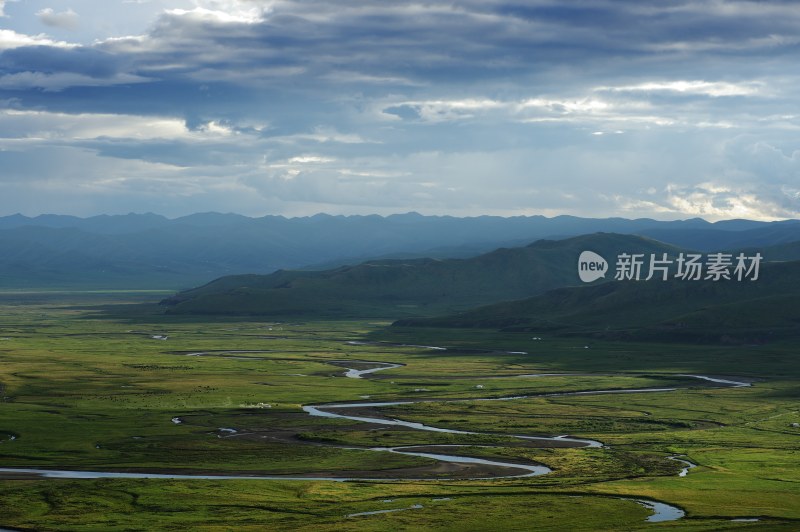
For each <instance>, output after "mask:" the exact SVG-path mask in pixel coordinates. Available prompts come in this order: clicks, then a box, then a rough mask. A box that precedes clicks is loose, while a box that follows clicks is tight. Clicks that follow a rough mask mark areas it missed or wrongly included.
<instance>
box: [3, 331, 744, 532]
mask: <svg viewBox="0 0 800 532" xmlns="http://www.w3.org/2000/svg"><path fill="white" fill-rule="evenodd" d="M353 343H355V342H353ZM413 347H424V348H427V349H436V350H445V348H442V347H434V346H413ZM227 353H248V352H247V351H239V352H234V351H228V352H226V354H227ZM204 355H206V353H191V354H190V355H189V356H204ZM230 358H234V357H230ZM236 358H239V357H236ZM241 358H244V359H251V357H241ZM253 358H254V357H253ZM351 362H354V363H356V364H358V365H359V366H364V365H369V366H372V367H368V368H363V367H362V369H358V368H352V367H348V366H347V364H349V363H351ZM329 363H331V364H333V365H336V366H339V367H342V368H344V369H345V370H346V372H345V373H344V376H345V377H348V378H353V379H361V378H364V376H365V375H370V374H373V373H376V372H378V371H383V370H388V369H394V368H399V367H403V366H404V365H403V364H396V363H389V362H374V361H366V360H356V361H342V360H336V361H329ZM353 365H355V364H353ZM550 375H553V376H569V375H572V374H570V373H550V374H546V373H542V374H533V375H532V374H526V375H516V376H513V375H512V376H509V377H533V376H535V377H543V376H550ZM576 375H577V374H576ZM584 375H585V374H584ZM680 376H683V377H690V378H694V379H698V380H703V381H707V382H711V383H714V384H718V385H722V386H730V387H744V386H750V383H749V382H741V381H734V380H730V379H723V378H719V377H710V376H706V375H680ZM674 390H676V388H640V389H620V390H594V391H579V392H562V393H548V394H536V395H515V396H508V397H487V398H477V399H475V398H470V399H438V400H437V399H421V400H413V401H387V402H359V403H331V404H321V405H305V406H303V410H304V411H305V412H306V413H308V414H309V415H310V416H317V417H326V418H341V419H349V420H352V421H357V422H361V423H369V424H373V425H394V426H402V427H407V428H411V429H415V430H421V431H429V432H442V433H449V434H472V435H476V434H480V435H495V436H496V435H502V436H507V437H513V438H517V439H523V440H533V441H549V442H559V443H568V444H570V445H571V446H573V447H603V444H602V443H601V442H599V441H595V440H590V439H583V438H574V437H570V436H569V435H563V436H551V437H545V436H526V435H521V434H511V435H509V434H492V433H484V432H473V431H466V430H456V429H447V428H442V427H435V426H432V425H425V424H423V423H417V422H413V421H404V420H400V419H391V418H379V417H365V416H362V415H355V414H350V413H348V412H347V410H352V409H359V408H360V409H364V408H381V407H387V406H396V405H406V404H420V403H433V402H435V403H444V402H467V401H512V400H519V399H526V398H531V397H556V396H569V395H592V394H618V393H649V392H670V391H674ZM181 421H182V420H181V419H180V418H179V417H173V418H172V422H173V423H181ZM226 430H233V429H226ZM458 447H460V446H459V445H452V444H451V445H416V446H399V447H372V448H358V449H359V450H368V451H374V452H388V453H397V454H403V455H407V456H417V457H423V458H430V459H433V460H438V461H442V462H450V463H458V464H480V465H487V466H492V467H500V468H504V469H505V471H506V474H496V475H493V476H489V477H475V480H477V479H481V480H488V479H499V478H521V477H530V476H538V475H545V474H547V473H550V472H551V469H549V468H548V467H546V466H543V465H540V464H520V463H516V462H505V461H500V460H488V459H483V458H475V457H470V456H459V455H457V454H449V453H445V452H442V453H439V452H431V450H437V449H441V450H442V451H446V450H452V449H454V448H458ZM470 447H475V446H470ZM668 458H669V459H671V460H675V461H678V462H681V463H683V464H684V465H685V466H686V467H684V468H683V469H682V470H681V472H680V473H679V476H682V477H683V476H686V475H687V474H688V471H689V469H691V468H692V467H695V466H696V464H693V463H692V462H689V461H688V460H685V459H683V458H681V457H678V456H671V457H668ZM509 472H510V474H509ZM0 473H2V474H5V476H7V477H8V476H10V477H14V476H18V477H20V478H23V477H41V478H71V479H95V478H137V479H145V478H154V479H210V480H223V479H237V480H244V479H253V480H305V481H308V480H328V481H334V482H344V481H390V480H405V481H409V480H441V479H409V478H385V479H380V478H354V477H322V476H320V477H315V476H311V475H309V476H286V475H268V476H257V475H253V476H250V475H202V474H200V475H192V474H159V473H120V472H102V471H68V470H53V469H35V468H0ZM620 498H621V499H625V500H630V501H634V502H636V503H638V504H641V505H643V506H645V507H647V508H648V509H650V510H652V511H653V514H652V515H651V516H650V517H649V518H648V521H651V522H656V521H669V520H675V519H680V518H681V517H683V516H684V512H683V510H681V509H680V508H678V507H675V506H671V505H668V504H665V503H662V502H659V501H653V500H646V499H638V498H630V497H620ZM372 513H383V511H379V512H365V513H363V514H353V515H351V517H354V516H356V515H369V514H372Z"/></svg>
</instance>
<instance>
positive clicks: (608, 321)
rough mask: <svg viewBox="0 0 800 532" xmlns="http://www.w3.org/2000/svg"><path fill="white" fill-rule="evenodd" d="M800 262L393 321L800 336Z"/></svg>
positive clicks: (657, 336)
mask: <svg viewBox="0 0 800 532" xmlns="http://www.w3.org/2000/svg"><path fill="white" fill-rule="evenodd" d="M798 300H800V262H798V261H794V262H783V263H769V264H764V265H762V269H761V274H760V277H759V279H758V280H757V281H741V282H739V281H736V280H731V281H719V282H712V281H697V282H695V281H682V280H670V281H660V280H655V281H638V282H637V281H614V282H608V283H602V284H593V285H588V286H582V287H570V288H560V289H555V290H551V291H549V292H546V293H544V294H541V295H538V296H534V297H531V298H527V299H522V300H518V301H511V302H504V303H498V304H493V305H488V306H484V307H481V308H477V309H473V310H469V311H466V312H462V313H458V314H454V315H450V316H445V317H436V318H427V319H413V318H412V319H404V320H400V321H397V322H395V324H394V325H395V326H400V327H402V326H405V327H409V326H414V327H455V328H495V329H504V330H517V331H529V332H535V333H537V334H551V335H552V334H555V335H577V336H591V337H602V338H615V339H642V340H645V339H647V340H660V341H670V340H671V341H703V342H723V343H762V342H766V341H770V340H772V339H778V338H785V337H798V336H800V305H798V304H797V301H798Z"/></svg>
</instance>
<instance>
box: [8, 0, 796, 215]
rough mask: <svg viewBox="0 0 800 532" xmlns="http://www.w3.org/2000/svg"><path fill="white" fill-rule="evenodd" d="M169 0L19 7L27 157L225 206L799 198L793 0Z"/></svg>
mask: <svg viewBox="0 0 800 532" xmlns="http://www.w3.org/2000/svg"><path fill="white" fill-rule="evenodd" d="M86 2H89V0H86ZM136 4H137V5H139V4H140V2H137V3H136ZM145 4H147V3H141V5H140V7H141V8H142V9H144V7H146V6H145ZM84 5H87V4H85V3H84V4H80V5H78V7H79V8H80V12H81V15H82V16H83V17H89V14H88V12H87V10H86V9H85V8H84V7H83V6H84ZM147 5H149V6H150V8H151V9H152V11H151V13H153V17H152V23H151V25H150V26H149V27H142V28H140V29H137V28H130V27H128V26H126V27H125V28H126V32H128V31H127V30H131V31H130V32H128V33H131V34H130V35H123V34H119V35H115V36H114V37H111V38H103V39H99V40H97V41H96V42H94V41H93V40H92V39H89V40H87V39H86V38H85V33H84V32H86V31H88V30H87V28H86V26H88V21H89V18H86V19H85V21H84V23H83V24H81V25H80V27H78V28H77V29H76V30H75V33H73V34H70V39H72V38H73V35H74V36H75V41H76V42H81V43H86V44H81V45H76V44H70V43H66V42H61V41H57V40H55V39H54V38H52V37H49V36H46V35H28V34H25V33H24V31H23V29H21V28H22V26H10V27H14V28H15V29H7V30H0V102H4V101H5V102H8V103H7V104H6V105H7V107H12V105H13V109H10V110H6V111H0V149H5V150H7V151H6V152H4V153H6V157H11V156H10V155H8V153H12V152H13V153H15V154H16V157H17V158H16V159H14V160H13V161H11V162H13V171H14V172H15V173H16V175H19V176H23V175H25V176H28V178H30V179H31V180H32V181H31V182H38V181H37V180H36V176H37V175H39V174H40V173H42V172H44V173H47V172H45V171H44V169H43V167H44V166H47V165H49V167H50V168H51V172H52V173H53V174H58V172H59V171H60V167H59V166H58V165H59V164H65V162H67V161H69V162H74V163H75V164H78V163H80V164H84V163H87V164H88V166H87V167H86V168H87V169H86V174H85V176H84V178H83V179H84V181H83V183H84V184H86V186H87V188H86V190H91V191H92V192H91V194H89V193H88V192H87V194H89V195H90V196H91V197H93V198H95V199H96V201H98V202H99V199H97V198H100V197H104V198H110V197H111V196H113V195H115V194H117V195H119V198H122V195H124V194H130V197H131V198H138V199H137V200H135V201H143V198H149V199H152V198H153V197H154V196H151V195H149V194H150V193H149V192H145V191H147V190H155V189H156V188H157V187H158V186H159V185H163V186H164V187H165V190H170V191H172V192H170V193H169V194H167V195H166V196H165V197H178V196H179V195H180V194H186V195H187V196H186V197H191V198H206V199H203V200H202V201H200V200H198V202H197V203H193V205H201V204H203V205H206V204H208V205H213V198H212V197H211V196H209V195H207V194H204V193H203V192H202V191H201V190H200V188H201V187H208V189H209V190H211V189H213V190H216V191H220V190H225V193H224V194H222V195H220V198H221V197H222V196H223V195H224V197H225V198H226V199H225V201H229V202H230V203H226V204H225V206H223V205H222V204H220V207H217V208H216V209H217V210H226V209H227V210H238V209H237V207H236V205H237V202H238V204H241V205H249V206H251V207H248V208H253V209H259V207H258V205H262V207H260V208H261V209H264V208H267V207H265V206H269V207H268V208H270V209H274V210H275V212H293V213H304V214H309V213H313V212H315V211H318V210H329V211H332V212H355V211H360V212H369V211H370V209H373V210H376V211H381V212H391V211H393V210H421V211H427V212H431V213H434V212H438V213H453V214H479V213H483V212H491V213H495V214H503V213H506V214H512V213H514V214H534V213H549V214H558V213H562V212H568V213H571V214H583V215H587V214H593V215H623V214H624V215H637V216H638V215H643V216H646V215H654V213H655V214H657V215H659V216H664V217H680V216H696V215H704V216H710V217H721V216H725V213H730V214H731V215H740V214H742V213H748V215H752V216H754V217H775V216H780V215H781V213H783V214H784V215H793V214H792V213H796V212H797V192H798V190H797V189H798V187H797V185H796V184H793V183H796V182H797V177H798V173H797V158H798V156H797V155H796V151H797V149H798V146H797V145H796V140H795V139H796V138H797V131H798V129H800V113H797V112H795V111H794V110H795V109H797V108H800V107H799V106H800V97H798V95H797V91H796V86H797V85H798V83H800V75H798V74H797V73H798V72H800V71H798V68H797V67H798V59H797V58H798V54H797V53H796V52H797V48H798V46H800V38H798V37H797V35H799V34H800V12H798V10H797V9H796V6H794V5H793V4H792V3H790V2H779V1H761V2H748V1H742V0H733V1H728V2H721V1H718V0H699V1H689V0H672V1H670V2H659V3H652V2H650V3H646V2H639V1H634V0H591V1H589V0H577V1H575V2H559V1H556V0H531V1H529V2H513V1H504V0H480V1H479V0H457V1H455V2H450V1H448V2H445V1H439V0H434V1H430V2H425V3H402V2H378V1H368V2H365V1H362V0H342V1H340V2H335V3H331V2H323V1H321V0H303V1H298V0H275V1H256V0H185V1H184V2H183V3H182V4H171V5H170V6H169V8H168V9H163V7H164V6H165V5H166V4H165V3H164V2H161V1H153V2H151V3H149V4H147ZM143 6H144V7H143ZM125 9H133V6H128V7H126V8H125ZM137 9H139V7H137ZM45 11H46V10H42V11H40V13H42V14H49V15H53V16H55V15H60V14H62V13H56V12H47V13H45ZM51 11H52V10H51ZM65 13H68V12H65ZM137 33H138V34H137ZM54 34H55V35H62V34H60V33H55V32H54ZM10 111H14V112H16V113H17V114H14V113H12V112H10ZM9 150H10V151H9ZM36 150H45V151H44V152H42V153H48V154H49V153H52V154H57V155H58V157H55V155H54V157H55V158H54V159H53V161H52V162H51V163H47V162H40V161H38V160H36V158H35V157H34V156H33V154H34V153H35V151H36ZM77 154H83V155H77ZM23 155H25V156H23ZM59 157H60V159H59ZM8 160H9V161H10V159H8ZM59 161H60V162H59ZM134 169H135V170H134ZM122 178H124V179H123V180H121V181H120V180H119V179H122ZM75 179H79V177H78V175H77V173H76V177H75ZM20 182H21V181H20ZM98 183H100V184H98ZM19 186H22V185H19ZM101 190H102V192H100V191H101ZM179 191H180V192H179ZM173 192H174V194H173ZM737 195H738V196H737ZM2 197H4V198H5V197H10V196H2ZM115 197H116V196H115ZM93 201H95V200H93ZM124 201H127V200H123V199H120V200H119V202H115V203H113V204H114V205H120V204H122V202H124ZM130 201H131V202H133V201H134V199H131V200H130ZM159 201H161V200H159ZM165 201H166V200H165ZM220 201H222V200H221V199H220ZM4 204H5V205H10V204H12V203H11V200H0V210H2V207H3V205H4ZM96 205H98V207H97V209H101V210H102V204H101V203H96ZM228 205H231V207H228ZM179 208H181V209H182V208H183V207H178V206H177V204H173V207H172V209H179ZM212 208H213V207H212ZM131 210H135V209H131ZM148 210H152V209H148ZM164 212H167V213H168V214H169V211H166V210H165V211H164ZM173 212H174V211H173ZM261 212H263V211H260V212H254V214H259V213H261Z"/></svg>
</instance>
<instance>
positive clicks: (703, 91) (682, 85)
mask: <svg viewBox="0 0 800 532" xmlns="http://www.w3.org/2000/svg"><path fill="white" fill-rule="evenodd" d="M763 88H764V84H763V83H761V82H758V81H748V82H741V83H729V82H724V81H703V80H688V81H687V80H677V81H647V82H643V83H638V84H635V85H622V86H617V87H597V88H596V89H595V91H598V92H673V93H680V94H692V95H700V96H711V97H715V98H718V97H722V96H753V95H756V94H759V93H761V92H762V91H763Z"/></svg>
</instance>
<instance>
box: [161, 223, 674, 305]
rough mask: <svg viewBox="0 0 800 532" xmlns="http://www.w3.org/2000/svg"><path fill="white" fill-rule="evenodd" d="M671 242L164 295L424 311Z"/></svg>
mask: <svg viewBox="0 0 800 532" xmlns="http://www.w3.org/2000/svg"><path fill="white" fill-rule="evenodd" d="M586 249H591V250H593V251H596V252H598V253H600V254H603V255H605V256H616V255H617V254H619V253H622V252H626V251H631V250H637V252H642V253H670V254H672V253H675V252H676V251H677V249H676V248H674V247H672V246H669V245H666V244H663V243H660V242H656V241H654V240H650V239H645V238H642V237H638V236H631V235H619V234H594V235H583V236H579V237H574V238H570V239H566V240H560V241H552V240H540V241H537V242H535V243H533V244H530V245H528V246H525V247H520V248H501V249H498V250H495V251H492V252H490V253H486V254H483V255H479V256H477V257H473V258H468V259H443V260H441V259H440V260H437V259H414V260H384V261H370V262H365V263H363V264H359V265H356V266H346V267H341V268H337V269H333V270H328V271H323V272H309V271H279V272H275V273H274V274H271V275H266V276H258V275H245V276H231V277H223V278H221V279H218V280H216V281H213V282H211V283H209V284H207V285H205V286H202V287H200V288H197V289H194V290H188V291H185V292H181V293H179V294H177V295H176V296H175V297H173V298H170V299H168V300H165V301H164V302H163V304H165V305H167V306H168V308H169V310H168V312H170V313H176V314H264V315H293V314H314V315H319V314H322V315H331V314H336V315H340V316H342V315H348V316H356V315H358V316H365V315H381V316H389V317H392V316H394V317H397V316H402V315H431V314H434V313H443V312H448V311H453V310H455V309H465V308H469V307H474V306H477V305H482V304H487V303H494V302H498V301H504V300H511V299H520V298H523V297H527V296H532V295H534V294H540V293H542V292H545V291H547V290H550V289H552V288H555V287H561V286H569V285H575V284H578V283H580V281H579V280H578V276H577V269H576V266H577V262H576V261H577V257H578V255H579V254H580V253H581V252H582V251H584V250H586Z"/></svg>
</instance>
